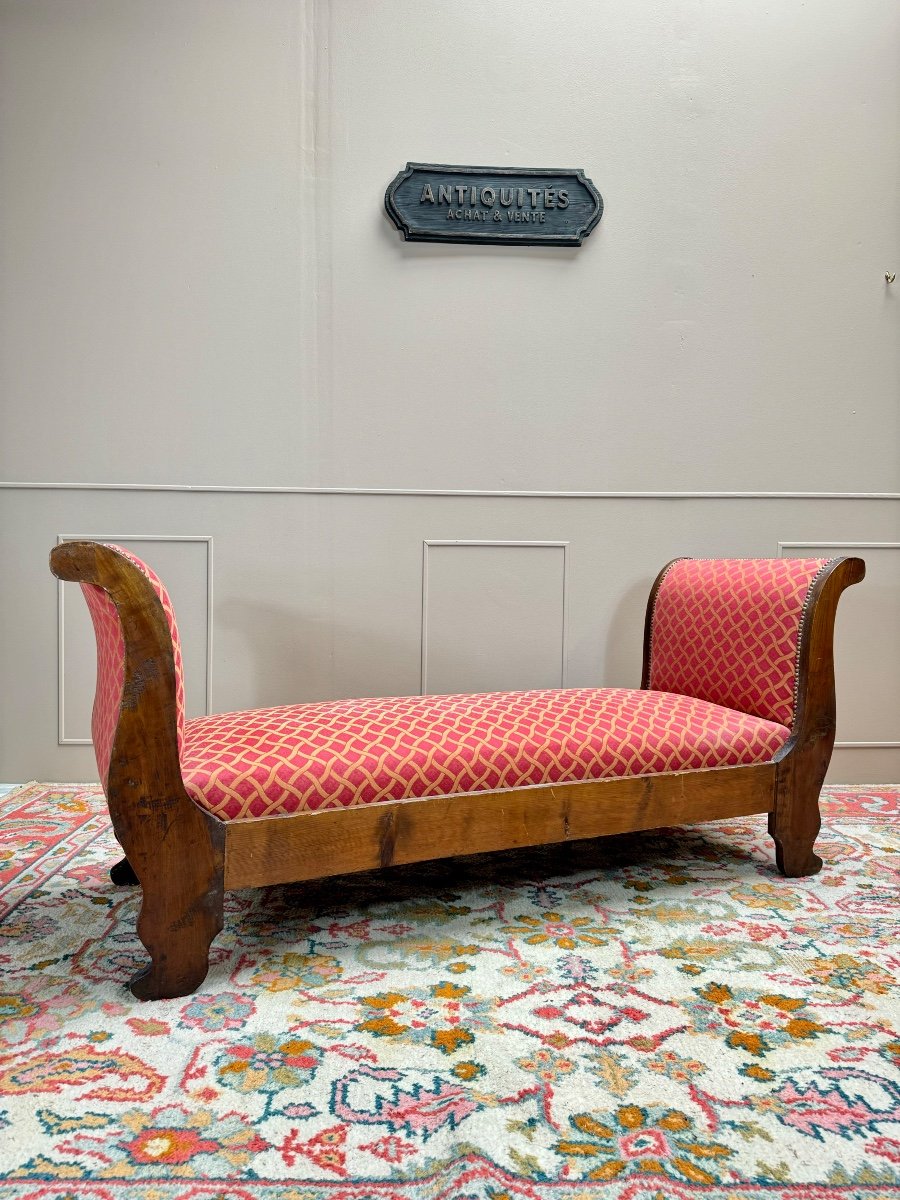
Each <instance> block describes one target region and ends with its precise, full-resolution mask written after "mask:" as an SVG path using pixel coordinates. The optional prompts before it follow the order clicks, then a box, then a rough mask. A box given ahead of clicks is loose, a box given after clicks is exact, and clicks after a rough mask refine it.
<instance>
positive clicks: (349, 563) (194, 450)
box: [0, 0, 900, 781]
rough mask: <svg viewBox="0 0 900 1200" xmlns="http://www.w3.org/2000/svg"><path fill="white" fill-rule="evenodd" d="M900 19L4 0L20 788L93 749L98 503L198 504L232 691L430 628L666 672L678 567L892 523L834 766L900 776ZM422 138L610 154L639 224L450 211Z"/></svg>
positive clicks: (277, 695) (501, 647) (521, 653)
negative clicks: (67, 549) (410, 231)
mask: <svg viewBox="0 0 900 1200" xmlns="http://www.w3.org/2000/svg"><path fill="white" fill-rule="evenodd" d="M898 35H900V9H898V6H897V4H896V3H895V0H858V2H857V3H854V4H852V5H848V4H846V3H844V2H843V0H817V3H816V4H813V5H810V4H804V3H802V2H801V0H785V2H784V3H781V4H779V5H772V6H768V7H766V6H760V5H759V4H758V3H755V2H754V0H729V2H727V3H722V4H719V5H717V6H713V5H705V4H700V3H699V0H665V2H663V0H638V2H637V3H620V4H616V5H599V4H597V3H596V2H595V0H554V3H552V4H547V3H545V2H538V0H515V2H514V3H512V2H509V0H480V2H479V3H474V2H472V3H469V2H465V0H463V2H459V3H456V4H454V5H433V4H421V3H418V2H413V0H331V2H330V3H329V2H327V0H318V2H316V0H290V2H288V0H178V2H177V3H176V2H174V0H154V3H150V2H149V0H128V2H126V0H0V403H2V410H0V478H2V479H5V480H8V481H10V482H11V483H12V484H13V486H11V487H4V488H3V489H2V490H0V514H2V527H0V539H2V540H0V548H2V551H3V558H2V561H3V564H4V566H3V569H2V572H0V595H2V615H3V622H2V627H0V661H2V662H3V664H4V667H5V668H6V673H5V676H4V683H3V686H2V688H0V779H9V780H12V779H22V778H26V777H39V778H45V779H46V778H56V779H72V778H88V777H90V776H91V775H92V774H93V764H92V760H91V756H90V748H89V747H88V746H85V745H80V744H78V743H79V742H80V741H82V740H83V739H84V738H86V736H87V731H88V713H89V707H90V693H91V686H92V678H91V675H92V666H91V658H90V645H89V639H88V636H87V628H86V622H85V618H84V614H83V612H82V611H81V608H80V607H79V605H78V604H76V603H75V601H77V600H78V597H77V596H73V597H72V598H71V601H70V599H69V597H68V596H67V597H66V604H65V607H64V610H63V611H62V614H61V615H60V613H59V610H58V597H57V592H56V588H55V585H54V583H53V581H52V580H51V578H50V576H49V574H48V573H47V570H46V552H47V550H48V549H49V547H50V546H51V545H52V544H53V543H54V542H55V540H56V539H57V537H58V536H60V535H74V534H80V535H90V536H94V535H99V536H120V537H122V536H126V535H132V536H134V535H140V536H141V537H142V538H145V537H148V536H149V537H151V538H153V539H155V540H152V541H149V542H148V541H144V540H141V541H135V542H134V543H133V544H134V548H135V549H136V550H137V551H138V552H139V553H143V554H144V555H145V556H146V557H147V558H148V559H150V560H151V561H153V562H155V563H157V564H159V566H160V568H161V569H162V570H163V574H164V575H166V576H167V577H168V578H169V579H170V580H171V582H172V590H173V592H174V594H175V600H176V604H177V607H178V610H179V613H180V614H181V623H182V626H183V634H184V639H185V643H186V646H187V652H188V669H189V703H190V705H191V709H192V711H195V712H199V711H203V710H204V708H205V707H206V706H207V704H208V703H211V705H212V708H213V709H214V710H217V709H225V708H229V707H243V706H245V705H248V704H262V703H270V702H271V703H275V702H281V701H290V700H294V699H305V698H310V699H311V698H316V697H326V696H340V695H349V694H353V693H378V692H415V691H418V690H419V688H420V687H421V683H422V676H423V660H424V668H425V675H426V686H427V687H428V689H429V690H435V691H439V690H444V689H455V688H460V687H465V686H471V687H493V686H497V687H506V686H530V685H532V684H548V685H556V684H558V683H559V682H566V683H570V684H580V683H588V682H602V683H609V684H616V683H625V684H627V683H636V682H637V680H638V676H639V671H640V627H641V621H642V609H643V604H644V600H645V596H646V590H647V588H648V587H649V584H650V582H651V580H652V577H653V575H654V574H655V572H656V570H657V568H658V567H659V566H660V565H661V564H662V563H663V562H664V561H666V560H667V559H668V558H670V557H672V556H674V555H676V554H702V555H710V554H741V555H755V554H759V555H770V554H778V553H779V552H783V553H799V554H803V553H811V554H812V553H815V554H818V553H820V549H819V547H820V545H821V546H823V547H833V548H834V549H833V552H834V553H841V552H843V551H844V550H845V549H846V551H847V552H855V551H856V550H857V548H859V547H863V549H860V550H859V552H860V553H863V554H864V556H865V557H866V558H867V560H868V562H869V572H870V573H869V579H868V580H867V581H866V583H865V584H864V585H863V586H862V587H860V588H858V589H855V591H854V592H851V593H849V594H848V596H847V597H846V599H845V602H844V605H845V606H844V609H843V611H842V614H841V618H840V623H839V661H838V671H839V681H838V682H839V692H838V695H839V707H840V717H839V735H838V736H839V738H840V739H841V741H842V742H849V743H853V744H855V745H853V746H851V747H848V748H844V749H841V750H839V751H838V752H837V753H836V758H835V768H834V776H835V777H840V778H844V779H849V780H860V781H863V780H877V779H887V778H893V779H900V684H898V677H900V672H898V671H897V669H896V668H897V663H898V661H900V619H898V615H897V614H898V601H900V518H898V512H900V507H898V503H897V496H898V493H900V421H898V408H897V398H898V385H900V282H898V283H896V284H895V285H894V286H893V288H892V287H890V286H888V285H886V283H885V279H884V275H885V272H886V271H893V270H900V245H898V241H900V178H898V176H900V170H898V159H897V154H896V147H897V145H898V144H900V106H898V103H897V100H898V86H900V85H898V80H900V69H898V68H900V61H898V60H900V36H898ZM408 159H413V160H424V161H437V162H440V161H444V162H461V163H464V162H475V163H493V164H497V165H526V166H527V165H535V166H541V165H545V166H576V167H583V168H584V169H585V171H586V172H587V173H588V174H589V175H590V176H591V178H592V179H593V180H594V181H595V183H596V184H597V186H598V188H599V189H600V191H601V192H602V193H603V196H604V200H605V203H606V208H605V213H604V216H603V220H602V221H601V223H600V225H599V227H598V228H597V230H596V231H595V232H594V234H593V235H592V236H591V237H590V239H589V240H588V241H587V242H586V243H585V245H584V247H582V248H581V249H579V250H564V251H560V250H549V249H541V248H532V249H516V250H510V249H509V248H494V247H449V246H415V245H406V244H404V243H403V242H402V241H401V239H400V237H399V235H398V234H397V233H396V231H395V230H394V229H393V228H392V227H391V226H390V225H389V223H388V222H387V220H386V218H385V217H384V214H383V210H382V195H383V192H384V188H385V186H386V184H387V183H388V182H389V181H390V179H391V178H392V177H393V176H394V174H395V173H396V172H397V170H398V169H399V168H400V167H401V166H402V165H403V164H404V163H405V162H406V161H407V160H408ZM61 483H68V484H79V485H84V486H80V487H77V488H60V487H57V486H50V485H58V484H61ZM25 484H29V485H30V484H39V485H41V486H39V487H30V486H21V485H25ZM110 485H121V486H117V487H111V486H110ZM127 485H143V486H141V487H138V488H135V487H132V486H127ZM266 488H274V489H276V490H274V491H270V492H265V491H264V490H263V489H266ZM204 489H208V490H204ZM215 489H218V490H215ZM385 492H387V493H389V494H385ZM465 492H473V493H474V494H472V495H464V494H462V493H465ZM504 493H507V494H504ZM508 493H512V494H508ZM652 493H662V494H663V496H661V497H660V496H657V497H654V496H652V495H649V494H652ZM792 493H794V495H792ZM459 541H462V542H478V543H486V544H482V545H475V546H472V545H464V546H453V545H436V544H435V545H431V546H430V547H429V548H428V549H427V550H426V549H425V548H424V544H425V543H426V542H429V543H447V542H451V543H452V542H459ZM510 542H512V543H515V544H514V545H507V544H505V543H510ZM498 543H501V544H498ZM824 552H826V553H827V552H831V551H830V550H828V549H825V550H824ZM426 562H427V573H426V571H425V564H426ZM426 575H427V583H428V586H427V593H426V595H425V602H424V604H423V579H424V578H425V577H426ZM79 603H80V602H79ZM58 628H59V629H60V630H61V632H62V653H61V654H60V653H59V651H58V645H57V630H58ZM60 698H61V700H62V708H63V712H62V720H60V719H59V712H58V708H59V700H60ZM60 743H61V744H60Z"/></svg>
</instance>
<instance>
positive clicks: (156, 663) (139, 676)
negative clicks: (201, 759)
mask: <svg viewBox="0 0 900 1200" xmlns="http://www.w3.org/2000/svg"><path fill="white" fill-rule="evenodd" d="M50 569H51V570H52V571H53V573H54V575H56V576H57V577H58V578H59V579H66V580H71V581H73V582H77V583H92V584H96V585H98V586H99V587H102V588H104V589H105V590H106V592H107V593H108V594H109V596H110V598H111V599H112V601H113V603H114V604H115V606H116V610H117V612H118V614H119V620H120V622H121V625H122V634H123V636H124V641H125V679H124V688H123V695H122V705H121V710H120V712H119V722H118V725H117V727H116V732H115V737H114V739H113V746H112V755H111V758H110V764H109V775H108V778H107V782H106V799H107V803H108V804H109V811H110V816H111V817H112V823H113V828H114V830H115V834H116V837H117V838H118V840H119V843H120V844H121V846H122V849H123V850H124V851H125V854H126V856H127V859H128V863H129V864H130V866H131V867H132V869H133V870H134V873H135V875H136V876H137V878H138V879H139V881H140V884H141V889H142V892H143V899H142V903H141V911H140V915H139V917H138V927H137V929H138V936H139V937H140V939H141V941H142V942H143V944H144V946H145V947H146V949H147V952H148V953H149V955H150V960H151V961H150V965H149V966H148V967H147V968H146V969H145V970H143V971H141V972H140V973H139V974H137V975H136V976H135V977H134V978H133V979H132V981H131V990H132V992H134V994H135V996H137V997H138V998H139V999H163V998H166V997H172V996H184V995H187V994H188V993H190V992H192V991H194V990H195V988H197V987H199V985H200V984H201V983H202V982H203V980H204V979H205V978H206V973H207V970H208V962H209V958H208V955H209V946H210V943H211V942H212V940H213V938H214V937H215V936H216V934H217V933H218V932H219V930H220V929H221V928H222V900H223V864H224V857H225V830H224V826H223V825H222V822H221V821H218V820H216V818H215V817H212V816H211V815H210V814H209V813H206V812H204V811H203V810H202V809H200V808H199V807H198V806H197V805H196V804H194V802H193V801H192V800H191V798H190V797H189V796H188V794H187V792H185V790H184V784H183V783H182V779H181V767H180V764H179V759H178V737H177V725H176V711H177V710H176V703H175V659H174V652H173V648H172V638H171V634H170V633H169V626H168V622H167V620H166V615H165V612H164V611H163V607H162V604H161V602H160V600H159V597H158V596H157V594H156V592H155V591H154V589H153V585H152V584H151V582H150V580H149V579H148V578H147V576H146V575H145V574H144V573H143V571H140V570H139V569H138V568H137V567H136V566H135V565H134V564H133V563H132V562H131V561H130V560H129V559H127V558H126V557H125V556H124V555H122V554H120V553H118V552H117V551H116V550H114V549H113V548H112V547H110V546H104V545H101V544H99V543H97V542H64V543H63V544H62V545H60V546H56V547H55V548H54V550H53V551H52V553H51V555H50Z"/></svg>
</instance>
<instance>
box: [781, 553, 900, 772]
mask: <svg viewBox="0 0 900 1200" xmlns="http://www.w3.org/2000/svg"><path fill="white" fill-rule="evenodd" d="M783 550H900V542H779V543H778V557H779V558H782V557H784V556H783V555H782V551H783ZM834 748H835V750H900V741H883V742H835V743H834Z"/></svg>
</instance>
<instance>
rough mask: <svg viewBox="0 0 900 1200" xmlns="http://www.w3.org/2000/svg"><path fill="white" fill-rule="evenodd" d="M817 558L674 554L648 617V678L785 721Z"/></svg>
mask: <svg viewBox="0 0 900 1200" xmlns="http://www.w3.org/2000/svg"><path fill="white" fill-rule="evenodd" d="M830 561H831V560H830V559H823V558H751V559H746V558H722V559H693V558H687V559H679V560H677V561H676V562H674V563H672V564H671V565H670V566H669V568H668V570H667V571H666V572H665V574H664V575H663V578H662V581H661V582H660V584H659V588H658V591H657V593H656V598H655V602H654V604H653V609H652V615H651V624H650V648H649V678H648V681H647V686H648V687H650V688H651V689H653V690H656V691H661V692H677V693H679V694H680V695H683V696H694V697H696V698H697V699H699V700H706V701H708V702H709V703H711V704H721V705H722V706H723V707H724V708H733V709H737V710H738V711H739V712H745V713H749V714H751V715H752V716H755V717H761V718H763V720H766V721H776V722H777V723H778V724H779V725H786V726H787V727H788V728H790V727H791V726H792V723H793V719H794V715H795V706H796V680H797V664H798V654H799V645H800V634H801V630H802V627H803V621H804V617H805V614H806V610H807V600H808V597H809V594H810V589H811V588H812V586H813V584H814V582H815V581H816V579H817V577H818V576H819V575H820V573H821V572H822V571H823V570H824V569H825V568H826V567H827V566H828V563H829V562H830Z"/></svg>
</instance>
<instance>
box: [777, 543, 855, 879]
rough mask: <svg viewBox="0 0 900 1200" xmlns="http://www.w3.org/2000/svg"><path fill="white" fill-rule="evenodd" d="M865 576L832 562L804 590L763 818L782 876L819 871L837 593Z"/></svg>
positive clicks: (832, 712)
mask: <svg viewBox="0 0 900 1200" xmlns="http://www.w3.org/2000/svg"><path fill="white" fill-rule="evenodd" d="M865 574H866V564H865V563H864V562H863V560H862V559H861V558H838V559H835V561H834V562H832V563H831V564H830V565H829V566H828V567H826V568H825V569H824V571H823V572H822V573H821V574H820V575H819V577H818V579H817V580H816V581H815V583H814V584H813V586H812V588H811V589H810V595H809V598H808V602H807V610H806V619H805V621H804V623H803V627H802V629H801V634H800V648H799V655H798V666H797V692H796V697H797V698H796V706H795V712H794V723H793V729H792V733H791V737H790V739H789V740H788V742H787V743H786V744H785V745H784V747H783V748H782V749H781V750H780V751H779V752H778V754H776V755H775V760H774V761H775V763H776V770H777V775H776V782H775V809H774V811H773V812H772V813H770V814H769V833H770V834H771V835H772V840H773V841H774V843H775V861H776V862H777V864H778V869H779V871H781V872H782V874H784V875H787V876H788V877H795V876H799V875H815V874H816V873H817V872H818V871H820V870H821V869H822V860H821V858H819V856H818V855H817V854H815V853H814V852H813V844H814V843H815V840H816V837H817V836H818V833H819V828H820V826H821V823H822V821H821V816H820V814H819V793H820V792H821V790H822V784H823V783H824V782H825V772H826V771H827V770H828V764H829V762H830V761H831V752H832V750H833V749H834V735H835V728H836V724H837V713H836V705H835V695H834V622H835V616H836V614H837V605H838V600H839V599H840V598H841V593H842V592H843V591H844V589H845V588H848V587H851V586H852V585H853V584H854V583H859V582H860V581H861V580H862V579H864V578H865Z"/></svg>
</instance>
